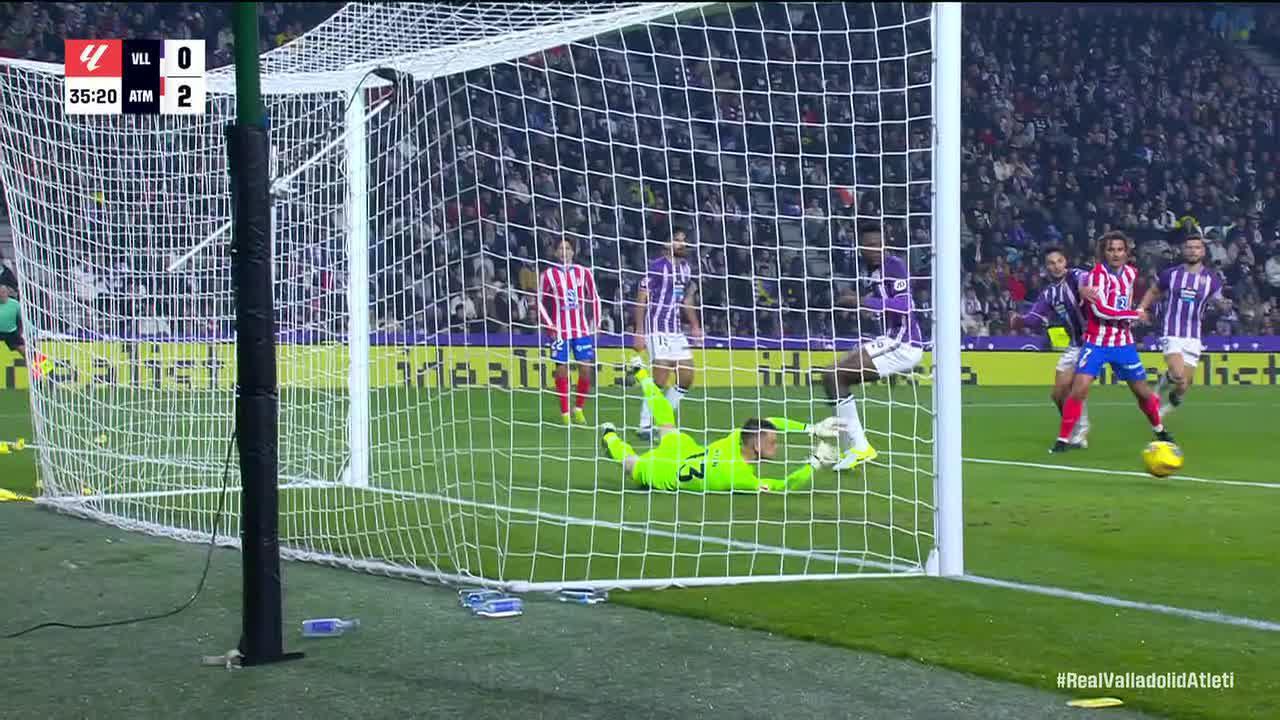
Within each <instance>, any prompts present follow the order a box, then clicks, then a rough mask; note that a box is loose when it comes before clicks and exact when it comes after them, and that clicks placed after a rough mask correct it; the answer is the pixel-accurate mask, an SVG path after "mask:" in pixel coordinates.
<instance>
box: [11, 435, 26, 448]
mask: <svg viewBox="0 0 1280 720" xmlns="http://www.w3.org/2000/svg"><path fill="white" fill-rule="evenodd" d="M26 447H27V439H26V438H18V442H16V443H14V444H13V449H14V450H25V449H26Z"/></svg>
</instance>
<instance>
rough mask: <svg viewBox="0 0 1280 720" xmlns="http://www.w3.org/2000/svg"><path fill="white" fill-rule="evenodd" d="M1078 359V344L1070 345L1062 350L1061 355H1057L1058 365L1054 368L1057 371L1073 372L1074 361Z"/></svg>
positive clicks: (1074, 367)
mask: <svg viewBox="0 0 1280 720" xmlns="http://www.w3.org/2000/svg"><path fill="white" fill-rule="evenodd" d="M1079 359H1080V346H1079V345H1072V346H1070V347H1068V348H1067V349H1066V350H1063V351H1062V355H1061V356H1059V357H1058V366H1057V367H1055V368H1054V369H1055V370H1057V371H1058V372H1075V369H1076V361H1077V360H1079Z"/></svg>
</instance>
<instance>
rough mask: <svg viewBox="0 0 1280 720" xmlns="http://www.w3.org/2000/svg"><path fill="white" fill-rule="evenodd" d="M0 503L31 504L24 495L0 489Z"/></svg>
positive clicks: (29, 499)
mask: <svg viewBox="0 0 1280 720" xmlns="http://www.w3.org/2000/svg"><path fill="white" fill-rule="evenodd" d="M0 502H31V498H29V497H27V496H26V495H19V494H18V493H16V492H13V491H12V490H5V489H4V488H0Z"/></svg>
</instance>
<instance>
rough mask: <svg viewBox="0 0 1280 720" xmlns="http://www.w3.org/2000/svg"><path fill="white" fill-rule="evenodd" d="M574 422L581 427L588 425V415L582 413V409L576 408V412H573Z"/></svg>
mask: <svg viewBox="0 0 1280 720" xmlns="http://www.w3.org/2000/svg"><path fill="white" fill-rule="evenodd" d="M573 421H574V422H576V423H578V424H579V425H586V424H587V414H586V413H584V412H583V411H582V408H575V409H574V411H573Z"/></svg>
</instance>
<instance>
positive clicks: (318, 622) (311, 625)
mask: <svg viewBox="0 0 1280 720" xmlns="http://www.w3.org/2000/svg"><path fill="white" fill-rule="evenodd" d="M358 627H360V621H359V620H357V619H355V618H352V619H351V620H343V619H342V618H315V619H313V620H303V621H302V637H338V636H340V635H345V634H347V633H348V632H349V631H352V630H355V629H356V628H358Z"/></svg>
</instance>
